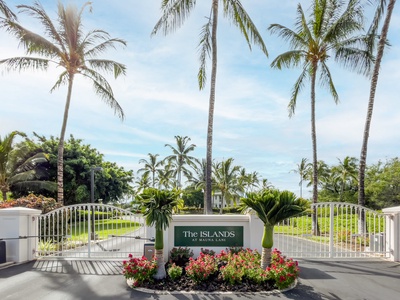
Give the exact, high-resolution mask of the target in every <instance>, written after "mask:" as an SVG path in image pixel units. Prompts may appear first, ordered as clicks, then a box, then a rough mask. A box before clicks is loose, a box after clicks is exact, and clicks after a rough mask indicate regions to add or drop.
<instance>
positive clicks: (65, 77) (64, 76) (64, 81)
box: [50, 70, 69, 93]
mask: <svg viewBox="0 0 400 300" xmlns="http://www.w3.org/2000/svg"><path fill="white" fill-rule="evenodd" d="M68 79H69V74H68V72H67V70H65V71H63V72H62V73H61V74H60V76H58V79H57V81H56V83H55V84H54V85H53V87H52V88H51V89H50V92H51V93H52V92H53V91H54V90H56V89H58V88H59V87H60V86H61V85H65V84H68Z"/></svg>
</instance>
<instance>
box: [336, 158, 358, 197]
mask: <svg viewBox="0 0 400 300" xmlns="http://www.w3.org/2000/svg"><path fill="white" fill-rule="evenodd" d="M338 160H339V165H338V166H337V167H336V168H334V169H333V171H332V172H333V173H335V175H336V176H337V178H338V180H339V181H340V198H339V201H340V202H342V201H343V196H344V191H345V190H346V188H347V187H348V188H351V187H352V186H356V185H357V184H355V182H357V173H358V165H357V159H356V158H355V157H349V156H346V157H345V158H344V159H343V161H342V160H340V159H339V158H338Z"/></svg>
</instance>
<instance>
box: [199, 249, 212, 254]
mask: <svg viewBox="0 0 400 300" xmlns="http://www.w3.org/2000/svg"><path fill="white" fill-rule="evenodd" d="M200 253H203V254H208V255H215V251H214V250H212V249H205V248H201V249H200Z"/></svg>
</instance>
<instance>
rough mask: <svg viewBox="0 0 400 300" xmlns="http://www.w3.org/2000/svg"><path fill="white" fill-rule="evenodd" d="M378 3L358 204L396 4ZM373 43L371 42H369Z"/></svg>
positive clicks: (372, 32) (393, 0)
mask: <svg viewBox="0 0 400 300" xmlns="http://www.w3.org/2000/svg"><path fill="white" fill-rule="evenodd" d="M376 2H378V3H379V5H378V7H377V10H376V13H375V17H374V20H373V22H372V25H371V27H370V29H369V34H370V35H371V36H372V38H374V37H375V36H376V32H377V29H378V26H379V21H380V19H381V17H382V16H383V15H384V11H385V5H386V3H387V2H388V5H387V12H386V17H385V20H384V23H383V27H382V30H381V34H380V36H379V42H378V51H377V54H376V61H375V65H374V69H373V71H372V78H371V87H370V92H369V101H368V110H367V116H366V118H365V126H364V136H363V142H362V146H361V154H360V165H359V171H358V204H359V205H361V206H365V169H366V164H367V151H368V138H369V131H370V127H371V120H372V113H373V109H374V103H375V92H376V87H377V85H378V77H379V70H380V68H381V62H382V58H383V52H384V50H385V45H386V43H387V35H388V32H389V26H390V20H391V17H392V13H393V9H394V6H395V4H396V0H389V1H386V0H376ZM371 45H373V43H371ZM363 222H364V215H363V214H362V220H361V223H363ZM359 227H360V230H362V228H363V226H359Z"/></svg>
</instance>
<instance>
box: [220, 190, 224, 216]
mask: <svg viewBox="0 0 400 300" xmlns="http://www.w3.org/2000/svg"><path fill="white" fill-rule="evenodd" d="M224 198H225V195H224V193H221V207H220V208H219V214H220V215H222V212H223V210H224Z"/></svg>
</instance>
